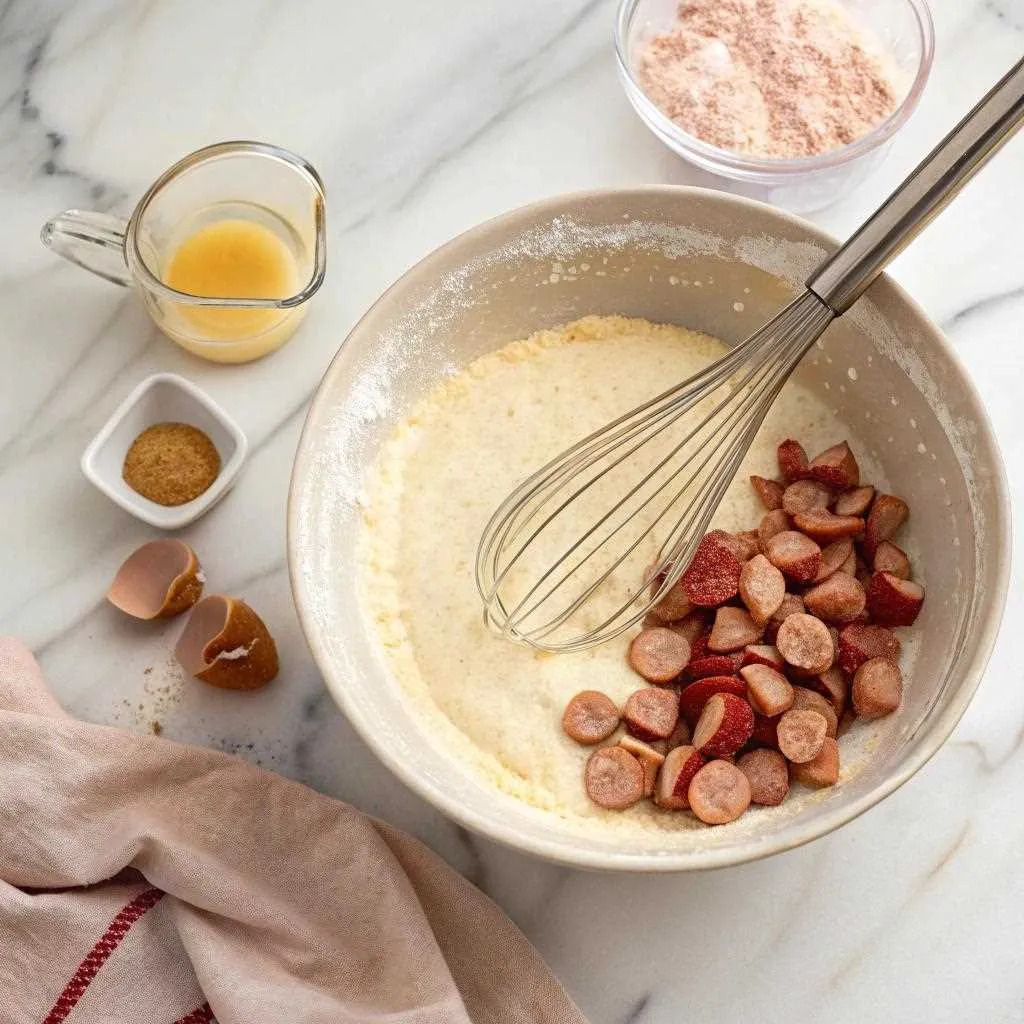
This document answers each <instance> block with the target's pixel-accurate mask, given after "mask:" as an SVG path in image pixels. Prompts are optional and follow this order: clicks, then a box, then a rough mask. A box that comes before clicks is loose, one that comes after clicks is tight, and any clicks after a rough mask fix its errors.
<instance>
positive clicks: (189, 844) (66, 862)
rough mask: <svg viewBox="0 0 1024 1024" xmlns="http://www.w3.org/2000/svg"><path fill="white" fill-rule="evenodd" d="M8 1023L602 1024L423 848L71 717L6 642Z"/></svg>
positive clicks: (321, 804) (2, 904)
mask: <svg viewBox="0 0 1024 1024" xmlns="http://www.w3.org/2000/svg"><path fill="white" fill-rule="evenodd" d="M0 879H2V881H0V1021H3V1022H4V1024H21V1022H23V1021H24V1022H32V1024H39V1022H44V1024H57V1022H59V1021H64V1020H67V1021H68V1024H92V1022H103V1024H114V1022H116V1024H136V1022H138V1024H142V1022H145V1024H164V1022H167V1024H171V1022H179V1024H180V1022H187V1024H202V1022H206V1021H213V1020H216V1021H219V1022H220V1024H234V1022H239V1024H241V1022H245V1024H260V1022H264V1021H265V1022H267V1024H271V1022H272V1024H285V1022H307V1021H309V1022H318V1021H325V1022H326V1021H330V1022H331V1024H339V1022H357V1021H358V1022H363V1021H366V1022H375V1021H387V1022H389V1024H399V1022H401V1024H406V1022H408V1024H434V1022H438V1024H440V1022H445V1024H448V1022H470V1021H471V1022H473V1024H492V1022H493V1024H498V1022H501V1024H517V1022H526V1021H530V1022H538V1024H541V1022H543V1024H586V1022H585V1020H584V1018H583V1016H582V1015H581V1014H580V1012H579V1011H578V1010H577V1009H576V1007H575V1006H574V1005H573V1004H572V1002H571V1001H570V999H569V998H568V996H567V995H566V994H565V992H564V990H563V989H562V988H561V986H560V985H559V984H558V982H557V981H556V980H555V978H554V976H553V975H552V974H551V972H550V971H549V970H548V969H547V967H546V966H545V965H544V962H543V961H542V960H541V958H540V956H539V954H538V953H537V951H536V950H535V949H534V948H533V947H532V946H531V945H530V944H529V942H528V941H527V940H526V938H525V937H524V936H523V934H522V933H521V932H520V931H519V930H518V929H517V928H516V927H515V926H514V925H513V924H512V922H511V921H509V919H508V918H507V917H506V916H505V915H504V914H503V913H502V911H501V910H500V909H499V908H498V907H497V906H496V905H495V904H494V903H492V902H491V900H489V899H488V898H487V897H486V896H485V895H484V894H483V893H481V892H480V891H479V890H478V889H476V888H475V887H474V886H473V885H471V884H470V883H469V882H467V881H466V880H465V879H464V878H462V877H461V876H460V875H458V874H457V873H456V872H455V871H453V870H452V869H451V868H449V867H448V866H447V865H446V864H445V863H444V862H443V861H441V860H440V859H439V858H438V857H437V856H436V855H434V854H433V853H431V852H430V850H428V849H427V848H426V847H424V846H423V845H422V844H421V843H419V842H418V841H417V840H415V839H412V838H411V837H409V836H407V835H405V834H403V833H402V832H399V831H398V830H397V829H393V828H391V827H390V826H388V825H386V824H384V823H383V822H381V821H375V820H374V819H372V818H369V817H367V816H366V815H364V814H361V813H360V812H358V811H356V810H354V809H353V808H351V807H349V806H347V805H346V804H343V803H340V802H339V801H337V800H332V799H330V798H329V797H326V796H323V795H321V794H319V793H316V792H314V791H313V790H311V789H308V788H306V787H305V786H301V785H299V784H297V783H294V782H290V781H288V780H287V779H284V778H281V777H280V776H277V775H273V774H271V773H269V772H266V771H263V770H261V769H259V768H256V767H253V766H252V765H250V764H246V763H245V762H244V761H241V760H239V759H238V758H234V757H230V756H228V755H226V754H219V753H216V752H214V751H210V750H202V749H198V748H195V747H187V746H182V745H181V744H178V743H171V742H168V741H166V740H161V739H157V738H156V737H150V736H136V735H132V734H128V733H125V732H123V731H121V730H117V729H111V728H107V727H104V726H98V725H88V724H85V723H82V722H78V721H74V720H73V719H71V718H69V717H68V716H67V715H65V714H64V712H63V711H62V710H61V708H60V707H59V706H58V705H57V703H56V702H55V701H54V699H53V698H52V697H51V696H50V694H49V692H48V690H47V688H46V684H45V682H44V680H43V677H42V674H41V672H40V670H39V668H38V666H37V665H36V662H35V660H34V659H33V658H32V655H31V654H30V653H29V652H28V651H27V650H26V649H25V648H24V647H23V646H22V645H20V644H19V643H17V642H15V641H12V640H3V639H0Z"/></svg>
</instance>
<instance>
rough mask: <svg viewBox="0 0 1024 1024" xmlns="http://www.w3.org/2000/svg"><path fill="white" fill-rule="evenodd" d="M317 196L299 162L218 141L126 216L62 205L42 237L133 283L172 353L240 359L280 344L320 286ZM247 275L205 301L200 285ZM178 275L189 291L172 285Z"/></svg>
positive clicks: (322, 245) (309, 172) (322, 220)
mask: <svg viewBox="0 0 1024 1024" xmlns="http://www.w3.org/2000/svg"><path fill="white" fill-rule="evenodd" d="M325 200H326V197H325V192H324V185H323V182H322V181H321V180H320V176H319V175H318V174H317V172H316V171H315V170H314V169H313V167H312V166H311V165H310V164H309V163H307V162H306V161H305V160H303V159H302V157H300V156H297V155H295V154H294V153H290V152H288V150H285V149H281V148H279V147H278V146H273V145H270V144H268V143H263V142H220V143H217V144H215V145H212V146H207V147H205V148H204V149H200V150H197V151H196V152H195V153H190V154H189V155H188V156H186V157H184V158H183V159H181V160H179V161H178V162H177V163H176V164H174V165H173V166H172V167H170V168H169V169H168V170H166V171H165V172H164V173H163V174H162V175H161V176H160V177H159V178H157V180H156V181H155V182H154V183H153V184H152V185H151V186H150V188H149V190H148V191H147V192H146V194H145V195H144V196H143V197H142V199H141V200H140V201H139V204H138V205H137V206H136V207H135V210H134V211H133V212H132V215H131V216H130V217H128V218H124V217H115V216H112V215H110V214H106V213H93V212H88V211H83V210H66V211H65V212H64V213H61V214H58V215H57V216H56V217H53V218H52V219H51V220H49V221H47V223H46V224H45V225H44V226H43V230H42V234H41V238H42V241H43V244H44V245H46V246H47V247H48V248H50V249H52V250H53V251H54V252H56V253H57V254H58V255H60V256H63V257H64V258H65V259H67V260H70V261H71V262H72V263H75V264H77V265H78V266H80V267H84V268H85V269H86V270H90V271H92V272H93V273H94V274H98V275H99V276H100V277H103V278H105V279H106V280H108V281H112V282H113V283H114V284H118V285H122V286H125V287H128V286H133V287H135V288H136V289H137V290H138V292H139V294H140V295H141V296H142V299H143V302H144V303H145V306H146V309H147V311H148V312H149V315H150V316H151V317H152V319H153V322H154V323H155V324H156V325H157V326H158V327H159V328H160V330H162V331H163V332H164V334H166V335H167V336H168V337H169V338H171V339H172V340H173V341H175V342H177V343H178V344H179V345H181V346H182V348H185V349H187V350H188V351H189V352H192V353H194V354H195V355H198V356H202V357H203V358H204V359H211V360H213V361H215V362H221V363H244V362H248V361H249V360H252V359H258V358H259V357H260V356H263V355H266V354H267V353H268V352H273V351H274V350H275V349H277V348H279V347H280V346H281V345H283V344H284V343H285V342H286V341H287V340H288V338H290V337H291V335H292V334H293V332H294V331H295V328H296V327H298V325H299V323H300V322H301V320H302V318H303V316H304V315H305V313H306V309H307V303H308V300H309V299H310V298H311V297H312V296H313V294H314V293H315V292H316V291H317V289H318V288H319V287H320V285H321V284H322V283H323V279H324V273H325V270H326V263H327V234H326V212H325ZM218 239H220V240H221V245H220V248H219V250H218V248H217V245H218ZM240 254H241V255H240ZM204 260H205V261H206V262H205V264H204V263H203V262H202V261H204ZM246 268H253V271H254V272H253V274H251V275H250V279H249V280H247V281H246V280H241V281H239V282H238V283H239V286H238V287H233V288H232V290H233V291H234V292H235V294H233V295H218V294H210V291H211V288H210V287H209V286H208V282H209V281H210V280H218V279H219V280H223V273H224V272H225V271H227V272H228V273H229V274H232V273H233V275H234V278H233V279H236V278H238V277H239V275H243V276H244V273H245V270H246ZM186 271H187V272H188V273H189V274H190V276H189V277H188V278H187V280H189V281H195V282H198V285H196V284H193V285H192V288H194V291H193V290H182V284H181V281H180V279H181V278H182V277H184V276H185V272H186ZM218 271H219V272H220V278H217V277H216V274H215V273H214V276H212V277H211V273H213V272H218ZM169 281H172V282H174V284H175V286H173V287H172V284H171V283H168V282H169Z"/></svg>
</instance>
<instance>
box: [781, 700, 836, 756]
mask: <svg viewBox="0 0 1024 1024" xmlns="http://www.w3.org/2000/svg"><path fill="white" fill-rule="evenodd" d="M827 735H828V721H827V720H826V718H825V716H824V715H821V714H819V713H818V712H817V711H797V710H790V711H787V712H786V713H785V714H784V715H783V716H782V717H781V718H780V719H779V727H778V737H779V750H781V751H782V753H783V754H784V755H785V757H786V760H788V761H792V762H793V763H794V764H803V763H804V762H805V761H811V760H813V759H814V758H815V757H816V756H817V754H818V751H819V750H821V748H822V745H823V744H824V742H825V737H826V736H827Z"/></svg>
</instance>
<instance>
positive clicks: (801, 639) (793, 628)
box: [775, 612, 835, 675]
mask: <svg viewBox="0 0 1024 1024" xmlns="http://www.w3.org/2000/svg"><path fill="white" fill-rule="evenodd" d="M775 646H776V647H777V648H778V651H779V654H781V655H782V656H783V658H785V659H786V662H787V663H788V664H790V665H794V666H795V667H796V668H801V669H805V670H806V671H807V672H809V673H811V674H812V675H819V674H820V673H822V672H824V671H825V670H826V669H827V668H830V667H831V665H832V661H833V659H834V657H835V644H834V643H833V642H832V634H831V633H830V632H829V630H828V626H826V625H825V623H824V622H822V621H821V619H818V618H815V617H814V616H813V615H807V614H805V613H802V612H797V614H795V615H790V616H789V618H787V619H786V621H785V622H783V623H782V625H781V626H779V632H778V634H777V635H776V637H775Z"/></svg>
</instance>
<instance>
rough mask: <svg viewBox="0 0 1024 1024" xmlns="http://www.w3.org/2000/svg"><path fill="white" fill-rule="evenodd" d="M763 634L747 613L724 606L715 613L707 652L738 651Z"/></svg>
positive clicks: (762, 630) (762, 628)
mask: <svg viewBox="0 0 1024 1024" xmlns="http://www.w3.org/2000/svg"><path fill="white" fill-rule="evenodd" d="M759 557H760V556H759ZM763 633H764V625H763V624H762V625H758V624H757V623H756V622H755V621H754V619H753V618H752V617H751V615H750V613H749V612H748V611H746V610H745V609H743V608H733V607H732V606H731V605H726V606H725V607H724V608H719V609H718V611H717V612H715V624H714V625H713V626H712V627H711V636H709V637H708V650H709V651H713V652H714V653H715V654H727V653H730V652H732V651H740V650H742V649H743V648H744V647H746V646H747V645H748V644H753V643H757V641H758V640H760V639H761V636H762V634H763Z"/></svg>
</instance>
